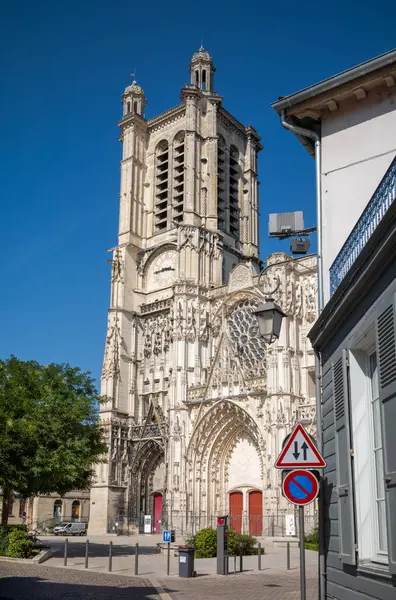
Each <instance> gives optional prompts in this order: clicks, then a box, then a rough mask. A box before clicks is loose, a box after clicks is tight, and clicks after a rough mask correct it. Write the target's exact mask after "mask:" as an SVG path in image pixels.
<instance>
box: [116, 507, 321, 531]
mask: <svg viewBox="0 0 396 600" xmlns="http://www.w3.org/2000/svg"><path fill="white" fill-rule="evenodd" d="M293 512H294V511H293V509H290V510H288V511H284V512H278V513H277V514H268V515H246V514H242V515H238V516H232V515H229V527H230V528H231V529H235V531H239V532H243V533H250V534H251V535H255V536H259V537H261V536H264V537H284V536H285V535H286V520H285V515H286V514H292V513H293ZM151 517H152V518H151V533H154V534H155V533H156V534H159V533H160V532H161V531H163V530H164V529H174V530H175V531H176V534H177V535H178V536H179V535H183V536H190V535H195V534H196V533H197V532H198V531H200V530H201V529H204V528H206V527H209V528H212V529H215V528H216V527H217V519H218V515H206V514H202V513H201V514H193V513H188V514H187V515H183V514H180V513H179V512H178V513H177V514H176V513H175V512H173V511H169V512H166V511H163V512H162V515H161V519H159V520H158V521H156V519H155V518H154V516H153V515H151ZM304 523H305V532H306V533H311V532H312V531H313V530H314V529H316V528H317V527H318V515H317V514H316V513H315V514H305V515H304ZM295 524H296V529H297V532H298V518H297V515H295ZM107 531H108V533H115V534H117V535H135V534H137V533H140V534H142V533H144V514H143V513H142V514H141V515H139V516H138V517H131V516H129V515H127V514H126V513H122V514H121V513H119V514H118V515H117V516H116V517H115V518H114V519H109V520H108V528H107Z"/></svg>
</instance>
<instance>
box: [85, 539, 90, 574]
mask: <svg viewBox="0 0 396 600" xmlns="http://www.w3.org/2000/svg"><path fill="white" fill-rule="evenodd" d="M88 546H89V540H85V568H86V569H88Z"/></svg>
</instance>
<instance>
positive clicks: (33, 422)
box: [0, 356, 107, 524]
mask: <svg viewBox="0 0 396 600" xmlns="http://www.w3.org/2000/svg"><path fill="white" fill-rule="evenodd" d="M99 402H100V397H99V396H98V394H97V391H96V388H95V385H94V382H93V379H92V378H91V377H90V375H89V374H88V373H84V372H82V371H81V370H80V369H78V368H73V367H71V366H70V365H58V364H50V365H48V366H42V365H40V364H38V363H37V362H35V361H28V362H24V361H21V360H18V359H17V358H15V357H14V356H11V357H10V358H9V359H8V360H0V488H2V492H3V509H2V524H7V519H8V505H9V499H10V494H11V491H15V492H18V493H19V494H21V495H22V496H24V497H26V498H27V497H30V496H35V495H37V494H50V493H52V492H56V493H58V494H60V495H63V494H65V493H66V492H68V491H70V490H72V489H86V488H88V487H89V486H90V484H91V480H92V477H93V474H94V470H93V465H94V464H95V463H98V462H100V461H101V460H102V458H101V457H102V456H103V454H104V453H105V452H106V450H107V447H106V445H105V444H104V443H103V441H102V432H101V427H100V424H99Z"/></svg>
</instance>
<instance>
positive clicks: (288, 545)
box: [286, 542, 290, 571]
mask: <svg viewBox="0 0 396 600" xmlns="http://www.w3.org/2000/svg"><path fill="white" fill-rule="evenodd" d="M286 563H287V570H288V571H290V542H287V544H286Z"/></svg>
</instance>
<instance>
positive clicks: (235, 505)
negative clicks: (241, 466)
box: [230, 492, 243, 533]
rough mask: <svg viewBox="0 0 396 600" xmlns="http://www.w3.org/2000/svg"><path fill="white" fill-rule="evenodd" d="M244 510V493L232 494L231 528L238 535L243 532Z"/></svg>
mask: <svg viewBox="0 0 396 600" xmlns="http://www.w3.org/2000/svg"><path fill="white" fill-rule="evenodd" d="M242 510H243V494H242V492H232V494H230V528H231V529H233V530H234V531H237V532H238V533H241V530H242Z"/></svg>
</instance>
